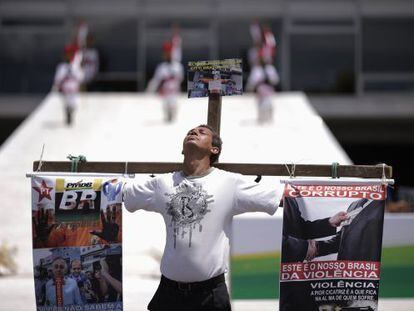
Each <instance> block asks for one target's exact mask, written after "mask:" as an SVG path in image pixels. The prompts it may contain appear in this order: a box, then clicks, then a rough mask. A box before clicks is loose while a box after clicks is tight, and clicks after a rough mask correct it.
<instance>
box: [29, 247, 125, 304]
mask: <svg viewBox="0 0 414 311" xmlns="http://www.w3.org/2000/svg"><path fill="white" fill-rule="evenodd" d="M33 261H34V275H35V294H36V305H37V310H49V309H53V307H63V308H64V309H65V307H69V306H76V307H77V309H76V310H78V309H79V310H84V309H91V308H92V309H93V307H95V308H97V307H98V306H97V305H98V304H99V308H100V309H99V310H113V309H116V310H122V303H121V301H122V285H121V282H122V247H121V244H114V245H111V246H104V245H94V246H88V247H80V248H75V247H60V248H49V249H38V250H35V251H34V258H33ZM86 306H87V307H86ZM64 309H63V310H64Z"/></svg>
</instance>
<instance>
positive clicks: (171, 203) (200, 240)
mask: <svg viewBox="0 0 414 311" xmlns="http://www.w3.org/2000/svg"><path fill="white" fill-rule="evenodd" d="M221 147H222V141H221V138H220V136H219V135H218V134H217V133H216V132H215V131H214V130H213V128H211V127H210V126H208V125H199V126H197V127H195V128H193V129H191V130H190V131H189V132H188V133H187V135H186V136H185V138H184V141H183V151H182V153H183V155H184V162H183V168H182V171H177V172H174V173H167V174H161V175H158V176H156V177H155V178H149V179H148V180H146V181H144V182H141V183H127V184H126V185H125V187H124V189H123V195H124V202H125V207H126V208H127V210H128V211H130V212H134V211H136V210H138V209H144V210H147V211H154V212H158V213H160V214H161V215H162V216H163V217H164V221H165V225H166V230H167V239H166V245H165V249H164V254H163V257H162V260H161V273H162V277H161V282H160V285H159V287H158V289H157V291H156V293H155V295H154V297H153V298H152V300H151V302H150V303H149V305H148V310H153V311H157V310H168V311H171V310H179V311H185V310H188V311H190V310H191V311H196V310H209V311H212V310H231V305H230V299H229V294H228V291H227V287H226V283H225V280H224V273H225V272H226V271H227V262H228V255H229V244H230V240H229V236H230V231H231V222H232V218H233V216H235V215H237V214H241V213H245V212H257V211H260V212H266V213H268V214H271V215H272V214H274V213H275V212H276V209H277V207H278V206H279V202H280V199H281V196H282V191H281V189H282V187H281V186H279V187H278V185H267V186H266V185H265V184H263V183H256V182H254V181H253V180H249V179H247V177H245V176H243V175H241V174H235V173H230V172H226V171H223V170H220V169H218V168H214V167H212V164H213V163H214V162H216V161H217V160H218V158H219V155H220V152H221Z"/></svg>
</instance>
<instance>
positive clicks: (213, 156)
mask: <svg viewBox="0 0 414 311" xmlns="http://www.w3.org/2000/svg"><path fill="white" fill-rule="evenodd" d="M198 127H205V128H207V129H209V130H210V131H211V133H212V134H213V140H212V146H213V147H217V148H218V149H219V152H218V153H217V154H211V156H210V164H213V163H215V162H217V161H218V159H219V157H220V153H221V146H222V145H223V141H222V140H221V137H220V135H219V134H218V133H217V132H216V131H215V130H214V129H213V128H212V127H211V126H210V125H207V124H201V125H199V126H198Z"/></svg>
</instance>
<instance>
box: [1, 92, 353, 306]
mask: <svg viewBox="0 0 414 311" xmlns="http://www.w3.org/2000/svg"><path fill="white" fill-rule="evenodd" d="M207 101H208V100H207V98H202V99H191V100H189V99H187V98H186V97H184V96H183V97H180V99H179V112H178V117H177V120H176V121H175V122H174V123H172V124H166V123H164V122H163V121H162V119H163V115H162V105H161V102H160V100H159V98H157V97H156V96H153V95H142V94H119V93H103V94H85V95H82V97H81V103H80V106H79V109H78V111H77V112H76V116H75V124H74V126H72V127H66V126H65V125H64V122H63V107H62V103H61V102H60V98H59V97H58V96H57V95H56V94H50V95H49V96H47V97H46V99H45V100H44V102H43V103H42V104H41V105H40V106H39V107H38V108H37V109H36V111H35V112H34V113H32V115H31V116H30V117H29V118H28V119H27V120H25V122H24V123H23V124H22V125H21V126H20V127H19V128H18V130H17V131H16V132H15V133H14V134H13V135H12V136H11V137H10V138H9V139H8V140H7V142H6V143H4V144H3V145H2V147H1V149H0V171H1V172H2V178H1V180H0V191H1V198H2V204H1V205H2V211H1V214H0V226H1V230H0V243H2V242H8V244H9V245H10V246H17V248H18V254H17V263H18V267H19V274H20V275H22V276H24V275H26V276H30V275H31V273H32V259H31V258H32V248H31V247H32V243H31V204H30V198H31V196H30V191H31V189H30V180H29V179H27V178H25V174H26V173H27V172H31V171H32V162H33V161H34V160H38V159H39V157H40V152H41V148H42V145H43V143H45V153H44V157H43V159H44V160H49V161H65V160H66V156H67V155H68V154H72V155H79V154H82V155H85V156H86V158H87V159H88V160H89V161H129V162H139V161H165V162H171V161H176V162H180V161H182V155H181V147H182V139H183V137H184V135H185V134H186V132H187V131H188V130H189V129H190V128H192V127H194V126H197V125H199V124H201V123H206V120H207ZM273 102H274V105H275V110H274V114H275V115H274V122H273V124H272V125H265V126H259V125H257V123H256V103H255V98H254V97H253V96H252V95H243V96H233V97H224V98H223V106H222V120H221V123H222V127H221V136H222V138H223V141H224V144H223V152H222V155H221V158H220V161H221V162H243V163H249V162H250V163H289V164H290V163H297V164H330V163H332V162H339V163H340V164H350V163H351V161H350V159H349V158H348V157H347V155H346V154H345V152H344V151H343V150H342V148H341V147H340V146H339V144H338V143H337V141H336V140H335V138H334V137H333V136H332V134H331V133H330V131H329V130H328V128H327V127H326V125H325V124H324V123H323V121H322V119H321V118H320V117H319V116H318V115H317V114H316V112H315V111H314V110H313V108H312V107H311V106H310V104H309V102H308V100H307V99H306V97H305V96H304V95H303V94H302V93H279V94H277V95H276V96H275V97H274V100H273ZM164 235H165V229H164V227H163V222H162V219H161V217H159V216H158V215H156V214H152V213H145V212H137V213H134V214H129V213H127V214H124V234H123V237H124V275H125V281H126V284H129V281H128V278H129V277H132V276H134V277H135V276H143V275H147V276H148V275H152V276H156V275H158V273H159V272H158V256H160V255H161V253H162V249H163V245H164V241H165V237H164ZM11 286H12V285H11ZM146 291H148V289H146ZM127 292H128V291H127ZM149 292H150V293H151V292H152V290H149ZM4 295H7V292H3V291H2V292H1V293H0V299H1V300H4V299H3V298H5V297H4ZM27 295H28V296H30V295H32V293H27ZM33 301H34V299H33ZM126 301H128V298H126ZM30 309H32V308H29V309H28V310H30Z"/></svg>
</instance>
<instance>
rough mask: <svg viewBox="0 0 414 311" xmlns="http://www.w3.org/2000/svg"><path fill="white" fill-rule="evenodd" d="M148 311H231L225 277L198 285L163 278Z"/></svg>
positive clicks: (198, 283)
mask: <svg viewBox="0 0 414 311" xmlns="http://www.w3.org/2000/svg"><path fill="white" fill-rule="evenodd" d="M148 310H150V311H230V310H231V305H230V298H229V293H228V291H227V286H226V283H225V281H224V275H220V276H218V277H215V278H212V279H210V280H207V281H204V282H196V283H177V282H175V281H172V280H169V279H167V278H165V277H164V276H162V277H161V282H160V285H159V286H158V289H157V291H156V292H155V295H154V297H153V298H152V300H151V302H150V303H149V305H148Z"/></svg>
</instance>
